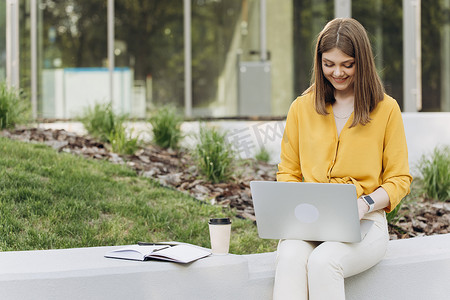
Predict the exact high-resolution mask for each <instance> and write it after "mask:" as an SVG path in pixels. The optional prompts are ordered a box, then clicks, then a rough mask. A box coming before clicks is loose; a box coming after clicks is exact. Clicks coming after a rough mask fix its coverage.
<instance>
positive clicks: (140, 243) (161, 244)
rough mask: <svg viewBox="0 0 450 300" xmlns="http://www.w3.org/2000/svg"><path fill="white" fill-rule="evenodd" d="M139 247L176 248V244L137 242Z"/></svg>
mask: <svg viewBox="0 0 450 300" xmlns="http://www.w3.org/2000/svg"><path fill="white" fill-rule="evenodd" d="M137 244H138V245H139V246H176V245H178V244H175V243H164V242H162V243H152V242H138V243H137Z"/></svg>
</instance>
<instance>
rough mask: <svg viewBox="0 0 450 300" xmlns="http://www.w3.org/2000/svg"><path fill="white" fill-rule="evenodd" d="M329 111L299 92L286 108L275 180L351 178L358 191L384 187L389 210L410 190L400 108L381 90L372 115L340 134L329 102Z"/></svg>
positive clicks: (338, 180) (337, 180)
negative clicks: (324, 111) (318, 109)
mask: <svg viewBox="0 0 450 300" xmlns="http://www.w3.org/2000/svg"><path fill="white" fill-rule="evenodd" d="M327 111H328V112H329V114H328V115H320V114H318V113H317V112H316V110H315V108H314V98H313V97H312V95H311V93H308V94H306V95H303V96H301V97H298V98H297V99H296V100H295V101H294V102H293V103H292V104H291V107H290V109H289V112H288V115H287V119H286V127H285V129H284V136H283V140H282V142H281V162H280V164H279V165H278V172H277V180H278V181H305V182H331V183H351V184H354V185H355V186H356V191H357V194H358V197H359V196H361V195H367V194H370V193H372V192H373V191H374V190H376V189H377V188H378V187H380V186H381V187H383V188H384V189H385V190H386V192H387V193H388V195H389V201H390V205H389V206H388V207H386V208H385V211H386V212H390V211H391V210H393V209H394V208H395V207H396V206H397V205H398V203H399V202H400V201H401V199H402V198H403V197H404V196H406V195H407V194H408V193H409V186H410V184H411V181H412V177H411V175H410V174H409V165H408V149H407V146H406V138H405V130H404V127H403V120H402V115H401V111H400V108H399V106H398V104H397V102H396V101H395V100H394V99H393V98H391V97H389V96H388V95H385V97H384V99H383V101H381V102H379V103H378V105H377V107H376V108H375V109H374V110H373V111H372V113H371V114H370V118H371V121H370V122H369V123H368V124H366V125H364V126H363V125H361V124H358V125H357V126H355V127H352V128H349V126H350V124H351V123H352V121H353V114H352V115H351V116H350V118H349V119H348V120H347V123H346V124H345V126H344V128H343V129H342V131H341V133H340V135H339V137H338V134H337V129H336V124H335V120H334V115H333V109H332V106H331V105H330V104H329V105H328V107H327Z"/></svg>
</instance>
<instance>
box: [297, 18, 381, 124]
mask: <svg viewBox="0 0 450 300" xmlns="http://www.w3.org/2000/svg"><path fill="white" fill-rule="evenodd" d="M333 48H337V49H339V50H341V51H342V52H344V53H345V54H347V55H348V56H351V57H353V58H354V59H355V68H356V69H355V79H354V92H355V104H354V116H353V123H352V124H351V126H350V127H354V126H356V125H358V123H360V124H362V125H365V124H367V123H368V122H370V116H369V114H370V112H371V111H373V110H374V109H375V107H376V106H377V104H378V102H380V101H381V100H383V98H384V87H383V84H382V83H381V80H380V77H379V76H378V73H377V71H376V68H375V62H374V58H373V54H372V48H371V45H370V41H369V38H368V36H367V32H366V30H365V29H364V27H363V26H362V25H361V24H360V23H359V22H358V21H356V20H355V19H351V18H337V19H334V20H332V21H330V22H328V23H327V24H326V25H325V27H324V28H323V30H322V31H321V32H320V33H319V36H318V38H317V43H316V50H315V58H314V72H313V75H312V78H311V86H310V87H309V88H308V89H307V90H306V91H305V92H304V93H303V94H306V93H309V92H313V93H314V95H315V108H316V111H317V113H319V114H322V115H327V114H328V112H327V110H326V106H327V103H331V104H332V103H334V102H335V101H336V99H335V98H334V87H333V85H332V84H331V83H330V82H329V81H328V80H327V79H326V78H325V76H324V74H323V70H322V54H323V53H324V52H327V51H329V50H332V49H333Z"/></svg>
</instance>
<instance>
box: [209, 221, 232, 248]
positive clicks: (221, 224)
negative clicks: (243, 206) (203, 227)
mask: <svg viewBox="0 0 450 300" xmlns="http://www.w3.org/2000/svg"><path fill="white" fill-rule="evenodd" d="M208 224H209V236H210V239H211V250H212V253H213V254H217V255H225V254H228V251H229V248H230V234H231V221H230V218H219V219H210V220H209V222H208Z"/></svg>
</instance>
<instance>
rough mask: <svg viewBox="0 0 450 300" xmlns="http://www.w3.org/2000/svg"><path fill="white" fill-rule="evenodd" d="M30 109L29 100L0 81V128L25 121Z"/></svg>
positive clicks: (28, 118) (27, 118)
mask: <svg viewBox="0 0 450 300" xmlns="http://www.w3.org/2000/svg"><path fill="white" fill-rule="evenodd" d="M30 111H31V105H30V102H29V100H28V99H27V98H26V97H25V95H24V94H23V93H22V92H21V91H19V90H17V89H15V88H10V87H8V86H7V84H6V83H5V82H1V83H0V129H5V128H14V126H16V125H17V124H24V123H27V122H28V121H29V120H30Z"/></svg>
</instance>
